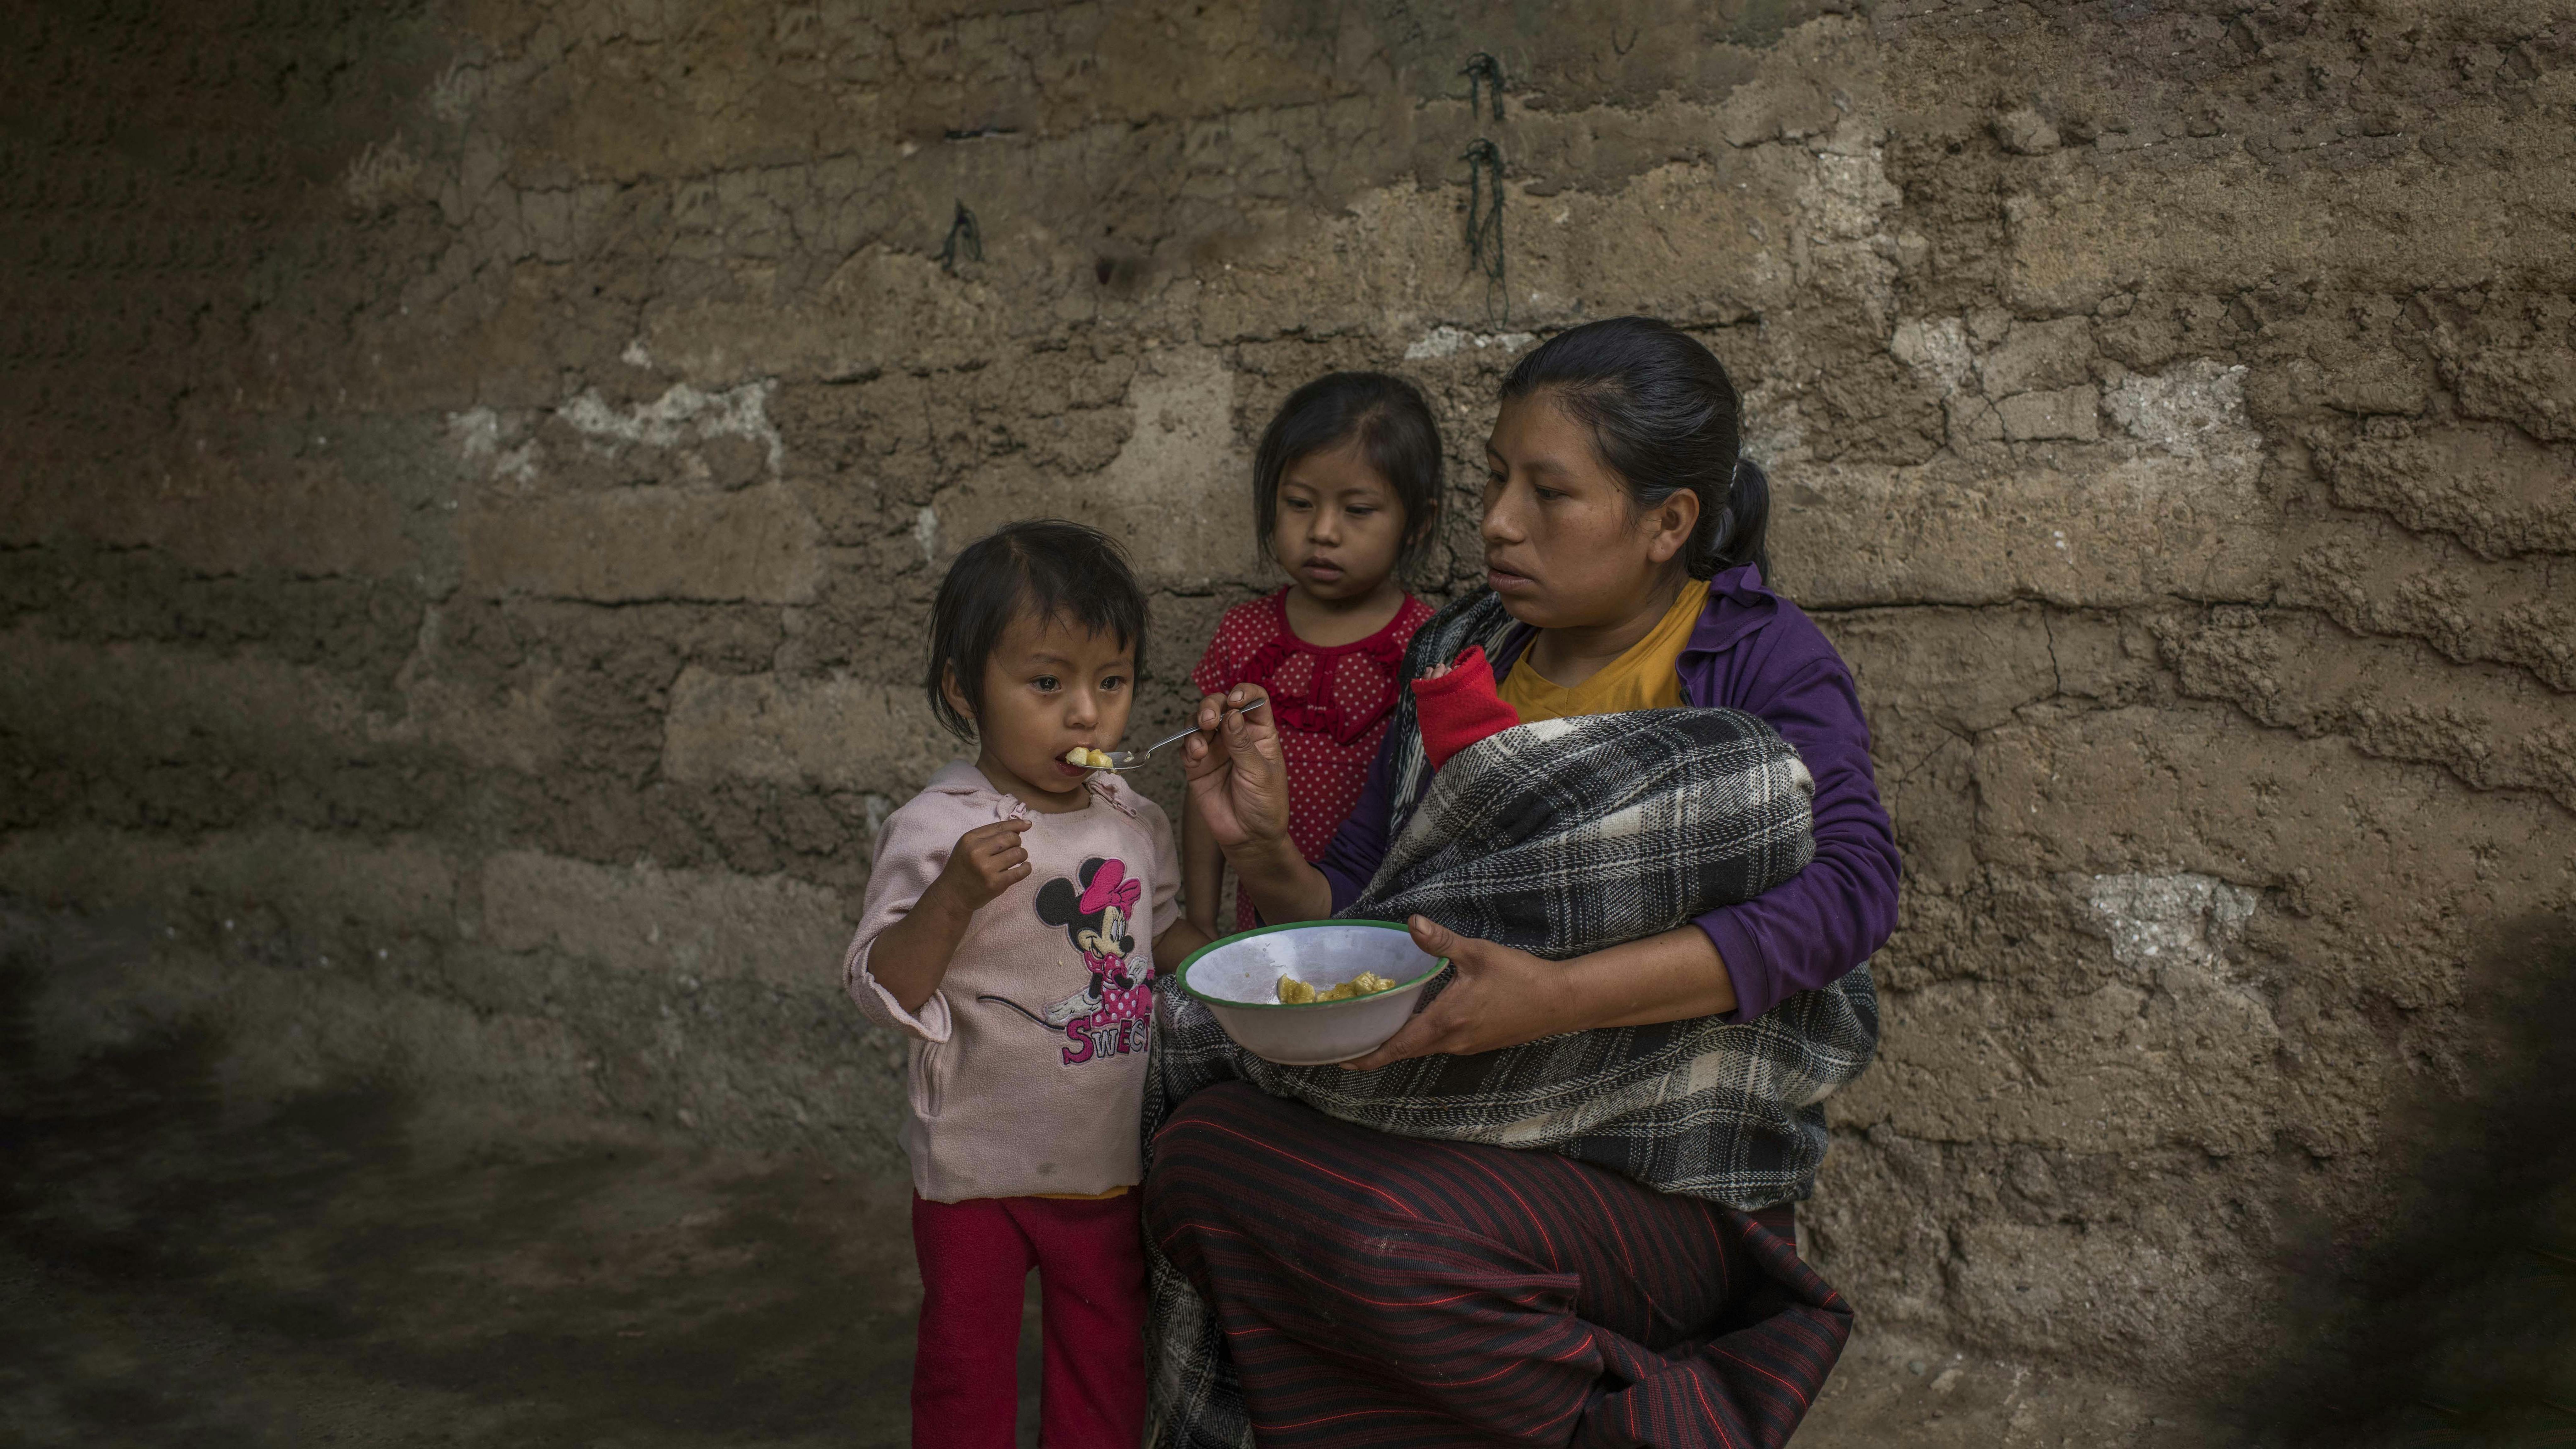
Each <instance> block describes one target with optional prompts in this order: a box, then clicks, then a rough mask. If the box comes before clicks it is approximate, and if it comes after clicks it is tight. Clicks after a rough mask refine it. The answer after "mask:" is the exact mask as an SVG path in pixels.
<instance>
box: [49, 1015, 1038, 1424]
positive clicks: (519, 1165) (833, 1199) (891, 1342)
mask: <svg viewBox="0 0 2576 1449" xmlns="http://www.w3.org/2000/svg"><path fill="white" fill-rule="evenodd" d="M31 984H32V983H31V981H30V980H29V978H28V977H26V976H25V975H24V974H17V975H14V976H9V975H0V1160H5V1161H6V1162H7V1164H8V1171H7V1173H6V1178H5V1182H0V1441H6V1442H10V1443H15V1444H36V1445H51V1444H78V1445H84V1446H103V1445H125V1444H136V1445H140V1444H150V1445H168V1444H189V1445H207V1446H267V1445H313V1444H337V1445H413V1444H500V1443H508V1444H511V1445H551V1444H582V1445H616V1446H639V1449H640V1446H662V1445H707V1444H728V1445H804V1444H816V1445H820V1444H825V1443H829V1444H832V1445H836V1446H856V1445H894V1444H903V1443H906V1442H907V1441H908V1434H909V1424H908V1419H907V1415H906V1412H905V1405H904V1399H905V1387H906V1384H907V1382H908V1380H909V1376H910V1373H911V1353H912V1320H913V1312H914V1307H915V1303H916V1300H917V1298H918V1294H919V1284H918V1279H917V1277H916V1276H915V1275H914V1272H913V1268H912V1262H911V1245H910V1240H909V1237H908V1230H907V1227H906V1205H907V1200H906V1198H905V1197H904V1195H903V1193H902V1189H901V1188H900V1186H899V1185H897V1186H893V1187H889V1186H887V1185H883V1184H876V1183H853V1182H850V1181H849V1180H847V1179H846V1178H842V1179H839V1180H836V1179H835V1178H834V1177H833V1176H832V1175H831V1174H828V1173H824V1172H820V1171H817V1170H816V1169H814V1168H812V1167H810V1166H807V1167H801V1168H800V1167H799V1166H797V1165H795V1164H792V1163H787V1162H783V1161H780V1160H777V1159H745V1158H725V1157H721V1156H716V1155H711V1154H705V1153H699V1152H694V1151H691V1150H688V1149H685V1148H662V1149H651V1148H638V1147H637V1146H635V1145H633V1144H631V1143H608V1142H597V1143H588V1144H580V1143H576V1144H556V1145H551V1146H548V1147H545V1148H543V1149H537V1148H518V1149H502V1148H493V1147H489V1146H485V1147H476V1148H457V1147H434V1146H431V1145H429V1144H426V1143H423V1142H421V1141H419V1140H417V1139H416V1134H415V1133H413V1132H412V1131H411V1130H410V1129H409V1128H408V1127H407V1125H406V1123H407V1118H408V1117H409V1115H410V1114H409V1112H408V1110H407V1108H406V1104H405V1101H404V1099H403V1098H402V1097H401V1096H400V1095H399V1094H398V1093H395V1092H392V1091H389V1090H384V1089H379V1088H373V1087H368V1086H363V1085H358V1086H346V1087H340V1088H336V1089H332V1090H327V1091H321V1092H315V1093H312V1094H309V1095H307V1096H304V1097H302V1098H299V1099H296V1100H293V1101H290V1102H286V1103H284V1104H280V1105H275V1106H272V1107H269V1108H265V1109H261V1110H257V1111H253V1112H247V1113H245V1112H243V1111H242V1110H241V1109H240V1108H238V1107H235V1108H232V1109H229V1110H228V1109H227V1107H226V1105H225V1103H224V1100H223V1094H222V1093H221V1092H220V1091H219V1090H218V1087H217V1081H216V1074H215V1066H216V1062H217V1060H218V1056H219V1050H220V1043H219V1042H217V1041H215V1040H213V1039H211V1038H208V1037H205V1036H202V1035H200V1036H188V1035H180V1036H175V1037H171V1038H168V1039H164V1040H161V1041H157V1042H155V1043H152V1044H151V1045H148V1046H145V1047H140V1048H134V1049H129V1050H124V1051H120V1052H116V1053H112V1054H107V1055H101V1056H94V1057H91V1058H89V1059H87V1060H86V1061H84V1062H83V1063H81V1064H80V1065H79V1066H78V1067H76V1068H73V1069H70V1070H67V1071H64V1072H62V1073H59V1074H54V1075H49V1076H38V1075H33V1074H31V1072H32V1069H31V1068H29V1067H28V1065H27V1064H28V1063H29V1062H30V1061H31V1060H33V1059H35V1058H36V1057H37V1055H38V1054H37V1053H35V1052H34V1051H33V1050H32V1049H31V1048H32V1046H33V1043H32V1042H31V1041H30V1040H29V1033H28V1028H27V1024H26V1023H27V1017H26V1012H25V1010H24V1001H25V992H26V990H27V989H28V988H29V987H30V986H31ZM1031 1319H1032V1322H1034V1313H1032V1314H1031ZM1024 1356H1025V1355H1024ZM1022 1380H1023V1382H1024V1383H1028V1384H1032V1385H1033V1384H1034V1383H1035V1381H1036V1376H1035V1373H1034V1363H1033V1362H1032V1363H1030V1364H1029V1365H1027V1366H1026V1367H1025V1368H1024V1370H1023V1374H1022ZM1031 1407H1033V1405H1030V1404H1026V1403H1024V1405H1023V1414H1022V1418H1023V1422H1024V1424H1026V1423H1029V1422H1031V1416H1030V1415H1029V1413H1028V1412H1027V1410H1028V1409H1029V1408H1031ZM1023 1438H1024V1441H1027V1440H1031V1439H1032V1436H1031V1435H1029V1434H1027V1433H1024V1435H1023Z"/></svg>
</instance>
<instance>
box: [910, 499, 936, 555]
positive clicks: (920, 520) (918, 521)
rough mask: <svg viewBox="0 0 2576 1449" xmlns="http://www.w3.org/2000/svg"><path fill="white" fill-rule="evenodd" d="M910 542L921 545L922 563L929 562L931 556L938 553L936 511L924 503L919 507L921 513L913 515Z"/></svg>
mask: <svg viewBox="0 0 2576 1449" xmlns="http://www.w3.org/2000/svg"><path fill="white" fill-rule="evenodd" d="M912 541H913V542H915V543H917V544H920V545H921V561H922V562H923V563H928V562H930V560H931V558H932V556H933V555H935V554H937V553H938V552H939V510H938V509H936V508H933V507H931V506H930V505H929V504H926V503H925V504H923V505H922V506H921V512H919V513H917V514H914V515H913V519H912Z"/></svg>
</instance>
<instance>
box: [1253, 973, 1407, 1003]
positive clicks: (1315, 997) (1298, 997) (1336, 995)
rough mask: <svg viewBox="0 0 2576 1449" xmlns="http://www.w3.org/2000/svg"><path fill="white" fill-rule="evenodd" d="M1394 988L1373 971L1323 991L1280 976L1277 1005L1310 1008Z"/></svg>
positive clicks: (1354, 999) (1288, 977)
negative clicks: (1325, 1002) (1318, 1003)
mask: <svg viewBox="0 0 2576 1449" xmlns="http://www.w3.org/2000/svg"><path fill="white" fill-rule="evenodd" d="M1395 987H1396V983H1395V982H1392V981H1389V980H1387V979H1386V978H1385V977H1383V976H1380V975H1378V974H1377V973H1376V972H1374V971H1363V972H1361V973H1360V974H1359V975H1357V976H1354V977H1352V978H1351V979H1350V980H1348V981H1345V982H1343V983H1342V984H1341V985H1339V986H1335V987H1332V988H1329V989H1327V990H1324V991H1317V990H1316V989H1315V988H1314V987H1312V986H1309V985H1307V984H1306V983H1305V982H1303V981H1300V980H1298V979H1297V978H1296V977H1294V976H1282V977H1280V978H1279V987H1278V993H1279V1004H1280V1005H1282V1006H1312V1005H1314V1004H1315V1003H1317V1002H1322V1001H1356V1000H1358V999H1359V998H1360V997H1363V996H1375V995H1377V994H1378V993H1379V992H1381V991H1393V990H1394V989H1395Z"/></svg>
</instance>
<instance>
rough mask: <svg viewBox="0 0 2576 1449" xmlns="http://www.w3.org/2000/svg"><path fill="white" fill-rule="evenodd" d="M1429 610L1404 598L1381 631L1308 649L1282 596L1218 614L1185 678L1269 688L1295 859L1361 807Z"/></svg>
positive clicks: (1243, 920) (1318, 850) (1217, 690)
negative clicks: (1399, 677)
mask: <svg viewBox="0 0 2576 1449" xmlns="http://www.w3.org/2000/svg"><path fill="white" fill-rule="evenodd" d="M1430 617H1431V607H1430V606H1429V605H1427V604H1425V603H1423V602H1422V601H1421V600H1420V599H1417V598H1415V597H1413V596H1412V595H1411V594H1407V595H1405V596H1404V606H1403V607H1402V608H1400V609H1397V610H1396V611H1395V617H1394V618H1393V619H1390V620H1388V621H1387V625H1386V627H1385V628H1383V629H1380V630H1378V631H1377V632H1376V633H1374V634H1371V635H1370V636H1368V637H1367V638H1365V639H1359V640H1354V641H1353V642H1351V643H1348V644H1336V645H1332V646H1330V647H1325V646H1322V645H1316V644H1309V643H1307V642H1306V641H1305V640H1303V639H1300V638H1298V637H1297V634H1296V631H1295V630H1293V629H1290V628H1289V627H1288V591H1287V590H1286V589H1285V588H1283V589H1281V590H1279V592H1277V593H1275V594H1272V595H1270V596H1269V597H1268V598H1262V599H1254V600H1252V601H1251V602H1249V603H1243V604H1237V605H1235V606H1234V607H1233V608H1231V609H1228V610H1226V612H1225V618H1224V619H1223V620H1221V621H1219V622H1218V624H1217V626H1216V637H1215V638H1214V639H1212V640H1210V641H1208V647H1207V653H1206V655H1205V656H1204V657H1202V658H1201V659H1200V660H1199V667H1198V668H1197V669H1196V670H1194V671H1192V672H1191V674H1190V683H1191V684H1192V685H1194V686H1196V687H1197V689H1198V690H1199V692H1200V693H1202V694H1222V693H1224V692H1225V691H1226V690H1229V689H1232V688H1234V687H1235V686H1236V685H1238V684H1258V685H1260V686H1261V687H1262V688H1263V689H1265V690H1267V691H1269V694H1270V700H1271V718H1272V720H1273V722H1274V723H1275V724H1276V725H1277V726H1278V729H1279V753H1280V757H1281V758H1282V759H1283V760H1284V761H1285V762H1286V763H1287V766H1288V834H1289V836H1290V838H1291V839H1293V840H1295V841H1296V843H1297V853H1298V854H1299V855H1302V856H1304V857H1305V858H1306V859H1308V860H1313V859H1315V858H1316V857H1317V856H1320V855H1322V854H1323V853H1324V847H1325V846H1327V845H1329V844H1331V843H1332V840H1333V832H1334V831H1337V830H1339V829H1341V828H1342V821H1343V820H1345V819H1347V818H1349V816H1350V813H1351V810H1352V809H1353V808H1354V807H1355V806H1357V805H1358V804H1359V803H1360V789H1361V787H1362V786H1364V785H1366V784H1367V783H1368V771H1369V763H1370V762H1371V761H1372V760H1375V759H1376V758H1377V747H1378V743H1379V742H1380V741H1382V740H1384V739H1385V738H1386V726H1387V717H1388V715H1389V714H1391V713H1392V712H1393V711H1394V708H1395V676H1396V671H1397V670H1398V669H1399V668H1400V667H1401V666H1402V665H1403V663H1404V647H1405V646H1406V645H1407V644H1410V643H1411V642H1413V631H1414V630H1416V629H1419V628H1421V627H1422V624H1423V621H1424V620H1426V619H1428V618H1430ZM1234 920H1235V929H1236V930H1238V931H1241V930H1248V929H1250V928H1251V927H1252V926H1253V925H1254V924H1256V922H1255V921H1254V918H1253V913H1252V902H1251V901H1250V900H1248V899H1242V898H1238V899H1237V901H1236V903H1235V913H1234Z"/></svg>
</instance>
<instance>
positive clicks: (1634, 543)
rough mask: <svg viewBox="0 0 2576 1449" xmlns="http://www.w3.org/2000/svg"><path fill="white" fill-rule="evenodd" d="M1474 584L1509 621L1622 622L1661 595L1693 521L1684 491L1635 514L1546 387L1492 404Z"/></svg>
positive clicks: (1546, 625)
mask: <svg viewBox="0 0 2576 1449" xmlns="http://www.w3.org/2000/svg"><path fill="white" fill-rule="evenodd" d="M1485 470H1486V471H1485V521H1484V526H1483V529H1482V534H1483V537H1484V542H1485V581H1486V582H1487V583H1489V584H1492V585H1493V588H1494V592H1495V593H1496V594H1498V595H1500V596H1501V597H1502V601H1503V608H1504V610H1505V611H1506V612H1508V613H1509V614H1510V615H1511V616H1512V617H1513V618H1515V619H1518V620H1520V621H1521V622H1522V623H1524V624H1530V625H1534V626H1536V627H1538V628H1541V629H1581V628H1592V627H1601V626H1606V625H1612V624H1616V623H1619V622H1621V621H1623V620H1626V619H1629V618H1631V617H1633V616H1634V615H1635V614H1636V612H1637V611H1638V609H1639V608H1640V607H1642V606H1643V605H1644V604H1645V603H1646V602H1647V601H1649V600H1650V599H1651V598H1652V597H1653V596H1654V595H1656V594H1658V593H1660V592H1662V591H1663V589H1664V586H1665V585H1666V583H1667V582H1668V581H1669V580H1670V578H1671V575H1672V572H1673V562H1674V560H1675V559H1677V558H1679V557H1680V556H1681V551H1682V549H1683V548H1684V547H1685V546H1686V545H1687V544H1688V543H1689V542H1690V534H1691V528H1692V526H1693V525H1695V524H1696V523H1697V522H1698V521H1699V499H1698V498H1697V497H1696V496H1694V495H1692V494H1691V493H1689V492H1687V491H1684V492H1679V493H1675V494H1674V495H1673V496H1672V497H1670V498H1668V499H1666V500H1664V501H1663V502H1662V503H1659V504H1657V505H1655V506H1654V507H1652V508H1648V509H1639V508H1638V507H1637V506H1636V504H1635V503H1634V502H1633V501H1631V499H1630V498H1629V495H1628V485H1627V484H1625V483H1623V482H1621V481H1620V479H1619V475H1618V474H1616V473H1613V472H1611V471H1610V469H1609V467H1608V466H1607V465H1606V464H1604V463H1603V462H1602V461H1601V458H1600V455H1599V454H1597V453H1595V452H1594V451H1593V447H1592V430H1591V429H1590V428H1587V427H1585V426H1584V425H1583V424H1582V423H1579V422H1577V421H1576V420H1575V419H1574V418H1573V417H1571V416H1569V415H1568V414H1567V413H1566V411H1565V409H1563V408H1561V407H1559V406H1558V405H1557V404H1556V402H1555V400H1554V398H1553V396H1552V395H1551V394H1549V393H1547V392H1545V391H1541V392H1537V393H1532V394H1530V395H1529V396H1526V397H1518V398H1514V399H1512V400H1511V401H1510V402H1507V403H1505V404H1503V408H1502V411H1501V412H1500V413H1499V414H1497V415H1496V416H1495V418H1494V432H1493V436H1492V437H1490V438H1487V439H1486V440H1485Z"/></svg>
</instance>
